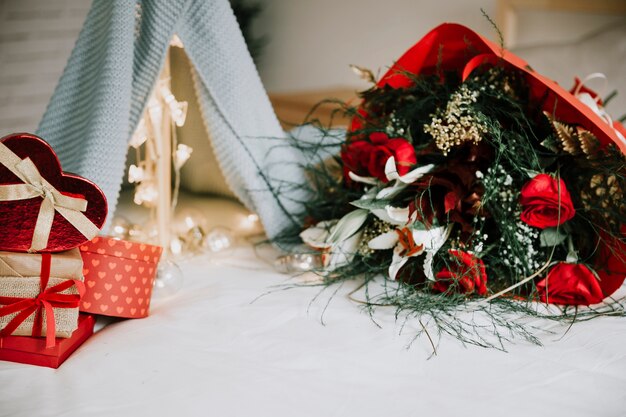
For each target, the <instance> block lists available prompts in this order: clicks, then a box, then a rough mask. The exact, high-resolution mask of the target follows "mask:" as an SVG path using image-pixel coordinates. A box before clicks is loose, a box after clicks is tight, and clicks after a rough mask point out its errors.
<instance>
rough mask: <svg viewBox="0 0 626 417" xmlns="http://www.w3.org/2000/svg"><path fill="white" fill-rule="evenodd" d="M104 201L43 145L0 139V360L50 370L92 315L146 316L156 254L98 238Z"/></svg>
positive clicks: (31, 139)
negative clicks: (68, 171)
mask: <svg viewBox="0 0 626 417" xmlns="http://www.w3.org/2000/svg"><path fill="white" fill-rule="evenodd" d="M106 215H107V203H106V199H105V197H104V194H103V193H102V191H101V190H100V189H99V188H98V187H97V186H96V185H95V184H93V183H92V182H90V181H89V180H86V179H84V178H81V177H78V176H76V175H73V174H68V173H64V172H63V171H62V170H61V166H60V163H59V160H58V158H57V156H56V155H55V153H54V151H53V150H52V148H51V147H50V146H49V145H48V144H47V143H46V142H45V141H43V140H42V139H41V138H39V137H37V136H34V135H30V134H15V135H10V136H6V137H4V138H2V139H0V219H2V224H1V225H0V360H9V361H13V362H20V363H28V364H33V365H40V366H48V367H54V368H57V367H58V366H60V365H61V363H63V361H64V360H65V359H66V358H67V357H68V356H69V355H70V354H71V353H72V352H73V351H74V350H76V349H77V348H78V347H79V346H80V345H81V344H82V343H83V342H85V341H86V340H87V339H88V338H89V337H90V336H91V335H92V334H93V330H94V324H95V318H94V315H93V314H103V315H108V316H115V317H124V318H141V317H146V316H147V315H148V311H149V306H150V297H151V291H152V285H153V281H154V277H155V275H156V266H157V263H158V261H159V258H160V255H161V248H159V247H156V246H152V245H145V244H141V243H135V242H126V241H120V240H115V239H111V238H106V237H98V236H97V235H98V233H99V231H100V229H101V228H102V226H103V225H104V223H105V220H106Z"/></svg>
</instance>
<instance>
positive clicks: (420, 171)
mask: <svg viewBox="0 0 626 417" xmlns="http://www.w3.org/2000/svg"><path fill="white" fill-rule="evenodd" d="M434 167H435V165H433V164H428V165H424V166H421V167H417V168H415V169H414V170H413V171H410V172H407V173H406V174H404V175H403V176H401V177H398V181H400V182H403V183H405V184H412V183H414V182H415V180H417V179H418V178H421V177H423V176H424V175H426V174H428V173H429V172H430V171H432V170H433V168H434Z"/></svg>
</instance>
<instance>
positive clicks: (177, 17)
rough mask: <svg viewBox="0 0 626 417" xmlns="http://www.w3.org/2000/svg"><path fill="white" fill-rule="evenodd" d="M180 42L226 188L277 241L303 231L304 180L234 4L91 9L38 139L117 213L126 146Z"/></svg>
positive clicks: (122, 2)
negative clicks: (298, 215) (298, 190)
mask: <svg viewBox="0 0 626 417" xmlns="http://www.w3.org/2000/svg"><path fill="white" fill-rule="evenodd" d="M175 34H176V35H178V37H179V38H180V39H181V41H182V43H183V44H184V45H185V52H186V54H187V56H188V58H189V61H190V62H191V67H192V71H193V80H194V86H195V90H196V96H197V98H198V102H199V103H198V105H199V108H200V111H201V114H202V116H203V120H204V124H205V126H206V128H207V130H208V131H209V132H210V142H211V146H212V149H213V152H214V154H215V158H216V160H217V163H218V164H219V167H220V169H221V172H222V174H223V175H224V178H225V180H226V183H227V184H228V186H229V188H230V189H231V190H232V191H233V192H234V194H235V195H236V196H237V197H238V198H239V200H241V202H242V203H244V204H245V205H246V206H247V207H248V208H249V209H250V210H252V211H254V212H256V213H258V215H259V217H260V219H261V221H262V223H263V225H264V227H265V230H266V232H267V234H268V235H269V236H270V237H272V236H275V235H276V234H277V233H278V232H280V231H281V230H282V229H283V228H285V227H287V226H289V225H291V224H293V223H295V222H297V219H294V218H293V216H292V214H290V213H294V212H297V203H296V202H295V201H297V200H298V198H297V196H295V195H294V193H295V191H294V188H292V187H290V186H289V184H297V183H299V182H301V181H304V176H303V172H302V170H301V169H300V164H299V163H298V160H299V156H298V155H297V153H296V152H295V151H294V150H293V149H292V148H290V147H289V146H280V145H284V143H283V142H284V140H285V133H284V132H283V131H282V129H281V127H280V125H279V123H278V120H277V119H276V116H275V114H274V111H273V109H272V107H271V104H270V102H269V99H268V97H267V94H266V92H265V90H264V88H263V85H262V84H261V80H260V78H259V75H258V73H257V70H256V68H255V66H254V63H253V61H252V58H251V56H250V54H249V52H248V50H247V48H246V45H245V42H244V38H243V36H242V34H241V31H240V29H239V27H238V25H237V22H236V20H235V16H234V14H233V12H232V9H231V7H230V4H229V3H228V0H210V1H206V0H113V1H103V0H94V1H93V4H92V6H91V10H90V11H89V13H88V15H87V19H86V21H85V24H84V27H83V29H82V31H81V33H80V35H79V38H78V41H77V43H76V46H75V48H74V50H73V52H72V54H71V56H70V59H69V61H68V63H67V66H66V68H65V71H64V73H63V75H62V77H61V79H60V81H59V84H58V86H57V88H56V90H55V92H54V94H53V96H52V99H51V101H50V103H49V105H48V108H47V110H46V112H45V114H44V117H43V119H42V121H41V123H40V125H39V128H38V132H37V133H38V134H39V135H40V136H42V137H43V138H45V139H46V140H47V141H48V142H49V143H50V144H51V145H52V146H53V147H54V148H55V150H56V152H57V153H58V155H59V158H60V159H61V163H62V165H63V167H64V169H65V170H67V171H70V172H74V173H77V174H79V175H82V176H85V177H87V178H90V179H92V180H93V181H94V182H96V183H97V184H98V185H99V186H100V187H101V188H102V189H103V191H104V193H105V195H106V196H107V199H108V201H109V208H110V212H111V213H112V212H114V211H115V207H116V204H117V200H118V197H119V192H120V188H121V184H122V180H123V176H124V170H125V162H126V156H127V149H128V142H129V139H130V138H131V135H132V134H133V132H134V130H135V128H136V127H137V124H138V122H139V120H140V117H141V115H142V113H143V110H144V108H145V106H146V103H147V101H148V98H149V96H150V94H151V91H152V90H153V87H154V85H155V82H156V80H157V78H158V76H159V73H160V72H161V69H162V67H163V64H164V61H165V57H166V53H167V50H168V46H169V43H170V40H171V39H172V37H173V36H174V35H175ZM208 140H209V139H208V136H207V141H208ZM199 175H202V173H199ZM290 190H291V191H290Z"/></svg>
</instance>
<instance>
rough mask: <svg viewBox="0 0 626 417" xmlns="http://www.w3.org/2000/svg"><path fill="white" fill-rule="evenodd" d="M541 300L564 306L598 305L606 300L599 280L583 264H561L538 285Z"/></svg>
mask: <svg viewBox="0 0 626 417" xmlns="http://www.w3.org/2000/svg"><path fill="white" fill-rule="evenodd" d="M537 293H538V294H539V299H541V301H543V302H544V303H548V302H550V303H552V304H564V305H585V306H588V305H589V304H596V303H599V302H600V301H602V300H603V299H604V294H602V289H601V288H600V283H599V282H598V278H596V276H595V275H594V274H593V272H591V271H590V270H589V268H587V267H586V266H585V265H583V264H569V263H566V262H559V263H558V264H556V266H554V267H553V268H552V269H551V270H550V272H548V275H547V276H546V277H545V278H544V279H542V280H541V281H539V282H538V283H537Z"/></svg>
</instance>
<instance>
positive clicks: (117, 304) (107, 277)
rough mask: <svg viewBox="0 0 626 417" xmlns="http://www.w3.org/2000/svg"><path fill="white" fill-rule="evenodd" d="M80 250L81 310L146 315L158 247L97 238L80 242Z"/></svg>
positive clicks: (135, 315) (154, 273)
mask: <svg viewBox="0 0 626 417" xmlns="http://www.w3.org/2000/svg"><path fill="white" fill-rule="evenodd" d="M80 251H81V255H82V257H83V262H84V269H83V273H84V275H85V294H84V295H83V298H82V299H81V303H80V310H81V311H84V312H88V313H94V314H102V315H106V316H113V317H125V318H143V317H146V316H148V314H149V311H150V299H151V297H152V288H153V285H154V279H155V277H156V271H157V265H158V262H159V259H160V257H161V253H162V251H163V249H162V248H161V247H159V246H153V245H147V244H144V243H137V242H128V241H125V240H118V239H113V238H108V237H97V238H95V239H93V240H92V241H91V242H87V243H85V244H84V245H81V246H80Z"/></svg>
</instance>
